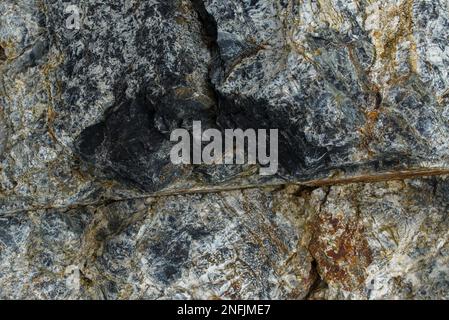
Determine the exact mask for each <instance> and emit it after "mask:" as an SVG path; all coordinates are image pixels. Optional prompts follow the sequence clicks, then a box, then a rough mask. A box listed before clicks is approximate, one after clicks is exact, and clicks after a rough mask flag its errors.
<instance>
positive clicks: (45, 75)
mask: <svg viewBox="0 0 449 320" xmlns="http://www.w3.org/2000/svg"><path fill="white" fill-rule="evenodd" d="M71 4H73V5H75V6H76V8H78V9H79V11H80V19H81V20H80V28H79V29H76V28H75V29H70V28H68V27H67V21H66V20H67V18H68V16H69V14H70V12H67V11H66V5H68V3H65V4H63V3H61V2H60V1H56V0H20V1H12V0H4V1H2V2H1V3H0V12H1V16H0V76H1V78H0V161H1V167H0V168H1V170H0V298H3V299H18V298H28V299H68V298H74V299H91V298H96V299H141V298H145V299H156V298H158V299H159V298H163V299H179V298H185V299H212V298H222V299H236V298H242V299H259V298H260V299H340V298H345V299H384V298H403V299H444V298H446V299H447V298H448V295H449V276H448V273H449V268H448V261H447V260H448V256H449V253H448V244H447V242H448V221H449V220H448V208H447V204H446V203H447V201H446V199H447V197H448V196H449V195H448V192H449V191H448V190H449V189H448V187H447V184H448V182H447V178H446V175H448V174H449V166H448V155H449V151H448V150H449V148H448V144H449V139H448V138H449V126H448V121H447V120H448V118H447V116H448V110H449V109H448V108H449V100H448V97H449V96H448V86H449V75H448V64H449V49H448V43H447V38H448V32H449V31H448V30H449V28H448V26H449V14H448V9H449V7H448V5H447V3H446V2H445V1H443V0H441V1H425V0H378V1H344V2H342V1H337V0H326V1H321V0H319V1H299V2H298V1H287V0H280V1H277V0H276V1H275V0H257V1H254V0H251V1H250V0H243V1H236V0H220V1H216V0H204V1H203V0H174V1H165V2H158V1H134V0H131V1H119V2H117V1H107V0H102V1H72V3H71ZM198 120H199V121H202V125H203V127H204V129H207V128H215V129H218V130H221V131H223V130H225V129H226V128H231V129H235V128H241V129H248V128H253V129H270V128H277V129H279V162H280V167H279V171H278V173H277V174H276V175H274V176H269V177H263V176H259V175H258V173H257V172H258V170H257V166H254V165H174V164H173V163H171V162H170V158H169V154H170V149H171V147H172V146H173V143H172V142H170V133H171V132H172V131H173V130H174V129H176V128H185V129H187V130H191V129H192V123H193V121H198Z"/></svg>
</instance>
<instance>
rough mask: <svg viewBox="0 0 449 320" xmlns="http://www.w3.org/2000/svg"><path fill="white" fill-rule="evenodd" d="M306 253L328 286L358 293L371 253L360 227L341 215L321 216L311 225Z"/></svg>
mask: <svg viewBox="0 0 449 320" xmlns="http://www.w3.org/2000/svg"><path fill="white" fill-rule="evenodd" d="M310 228H311V230H312V238H311V241H310V244H309V250H310V252H311V254H312V255H313V257H314V259H315V260H316V261H317V263H318V270H319V273H320V275H321V277H323V279H324V280H325V281H326V282H327V283H332V284H336V285H339V286H341V287H342V288H344V289H345V290H347V291H354V290H358V289H361V288H362V287H363V284H364V282H365V279H366V276H367V275H366V268H367V267H368V266H369V265H370V264H371V263H372V261H373V258H372V253H371V250H370V248H369V245H368V241H367V240H366V237H365V233H364V227H363V225H362V224H361V223H360V222H359V221H357V219H354V217H346V215H345V214H344V213H343V214H342V215H341V218H340V216H338V217H335V216H333V215H332V214H330V213H328V212H320V213H319V214H318V215H317V217H316V218H315V219H314V220H313V221H312V223H311V225H310Z"/></svg>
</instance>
